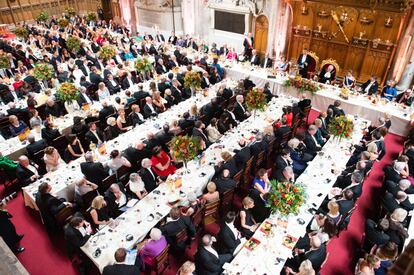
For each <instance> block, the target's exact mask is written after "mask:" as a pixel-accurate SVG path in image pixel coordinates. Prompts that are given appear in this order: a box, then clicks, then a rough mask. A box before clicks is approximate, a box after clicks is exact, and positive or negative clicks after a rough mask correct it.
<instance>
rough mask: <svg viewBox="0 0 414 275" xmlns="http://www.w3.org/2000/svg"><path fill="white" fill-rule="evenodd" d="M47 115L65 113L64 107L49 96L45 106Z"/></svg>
mask: <svg viewBox="0 0 414 275" xmlns="http://www.w3.org/2000/svg"><path fill="white" fill-rule="evenodd" d="M45 115H46V116H53V117H60V116H62V115H63V111H62V108H60V106H59V105H58V104H56V102H55V101H54V100H53V99H51V98H49V99H48V100H47V102H46V107H45Z"/></svg>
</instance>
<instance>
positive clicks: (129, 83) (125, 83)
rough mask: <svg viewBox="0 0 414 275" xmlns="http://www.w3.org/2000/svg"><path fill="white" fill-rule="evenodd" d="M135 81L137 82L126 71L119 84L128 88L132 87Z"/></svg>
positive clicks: (123, 87)
mask: <svg viewBox="0 0 414 275" xmlns="http://www.w3.org/2000/svg"><path fill="white" fill-rule="evenodd" d="M135 83H137V79H136V78H135V77H133V76H132V74H131V73H130V72H128V73H127V75H126V76H125V77H124V79H123V80H122V83H121V86H122V89H124V90H126V89H129V88H132V87H133V86H134V84H135Z"/></svg>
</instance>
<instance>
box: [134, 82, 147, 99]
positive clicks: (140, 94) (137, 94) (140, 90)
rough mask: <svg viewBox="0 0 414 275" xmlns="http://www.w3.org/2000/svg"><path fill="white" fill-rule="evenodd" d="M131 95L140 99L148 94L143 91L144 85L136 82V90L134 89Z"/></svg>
mask: <svg viewBox="0 0 414 275" xmlns="http://www.w3.org/2000/svg"><path fill="white" fill-rule="evenodd" d="M132 96H133V97H134V98H135V99H136V100H141V99H144V98H147V97H150V94H149V93H148V92H146V91H144V85H143V84H142V83H138V91H136V92H135V93H134V94H133V95H132ZM150 98H151V97H150Z"/></svg>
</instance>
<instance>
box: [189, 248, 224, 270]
mask: <svg viewBox="0 0 414 275" xmlns="http://www.w3.org/2000/svg"><path fill="white" fill-rule="evenodd" d="M195 264H196V270H197V273H199V274H203V275H219V274H221V265H220V259H219V258H217V257H216V256H215V255H213V254H212V253H210V252H209V251H207V249H205V248H204V246H203V245H200V246H199V248H198V251H197V253H196V255H195Z"/></svg>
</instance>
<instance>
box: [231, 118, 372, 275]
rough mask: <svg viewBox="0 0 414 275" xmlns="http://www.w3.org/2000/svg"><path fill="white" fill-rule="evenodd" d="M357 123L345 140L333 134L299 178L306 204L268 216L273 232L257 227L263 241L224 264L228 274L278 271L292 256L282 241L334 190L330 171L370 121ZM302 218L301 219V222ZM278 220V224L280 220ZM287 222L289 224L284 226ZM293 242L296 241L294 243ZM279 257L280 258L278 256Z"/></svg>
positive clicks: (300, 229) (296, 233) (301, 228)
mask: <svg viewBox="0 0 414 275" xmlns="http://www.w3.org/2000/svg"><path fill="white" fill-rule="evenodd" d="M355 124H356V125H357V126H356V127H355V130H354V134H353V136H352V139H350V140H347V139H344V140H342V141H338V140H334V139H333V138H331V139H330V140H328V141H327V143H326V144H325V145H324V147H323V148H322V151H321V152H320V153H319V154H318V155H317V156H316V157H315V158H314V159H313V160H312V161H311V162H310V163H309V165H308V167H307V168H306V170H305V172H303V173H302V174H301V175H300V176H299V177H298V178H297V180H296V183H299V184H302V185H303V186H304V187H305V190H306V193H307V195H308V198H307V199H306V204H304V205H302V207H301V209H300V213H299V214H298V215H291V216H288V217H279V216H278V215H277V214H272V215H271V216H270V217H269V218H268V219H266V220H265V221H264V222H263V223H262V225H261V226H260V227H259V228H261V227H262V226H264V224H265V223H270V224H272V225H273V228H272V231H271V234H269V235H268V236H266V235H265V234H264V233H263V232H262V231H261V230H260V229H258V230H256V232H255V233H254V235H253V238H255V239H257V240H259V241H260V244H259V245H258V246H257V247H256V248H255V249H254V250H253V251H250V250H248V249H247V248H246V247H243V248H242V249H241V251H240V252H239V253H238V254H237V255H236V257H235V258H234V259H233V261H232V262H231V263H230V264H226V265H225V270H226V272H227V274H229V275H230V274H231V275H235V274H245V275H253V274H279V273H280V272H281V270H282V268H283V266H284V264H285V262H286V259H287V258H289V257H291V256H292V249H291V248H288V247H286V246H284V245H283V240H284V238H285V237H286V236H288V235H289V236H291V237H293V238H296V240H298V239H299V238H300V237H302V236H304V234H305V233H306V226H307V225H308V224H309V222H310V221H311V219H312V217H313V215H312V214H311V213H309V212H308V211H307V210H308V209H310V208H315V209H318V208H319V206H320V205H321V204H322V202H323V200H324V198H325V197H326V195H327V194H328V193H329V191H330V190H331V188H332V186H333V184H334V183H335V181H336V178H337V175H335V174H333V173H332V172H331V170H332V168H335V170H336V169H339V170H343V168H345V165H346V163H347V161H348V159H349V157H350V156H351V148H352V145H353V144H357V143H358V142H359V141H360V140H361V138H362V130H361V125H362V128H365V127H366V125H369V122H368V121H366V120H363V119H360V118H358V119H356V120H355ZM299 219H302V220H303V221H304V222H302V221H301V223H299V221H300V220H299ZM278 220H279V225H277V224H278ZM283 222H285V223H286V224H287V226H281V224H282V223H283ZM292 246H294V244H293V245H292ZM277 258H278V260H277Z"/></svg>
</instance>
